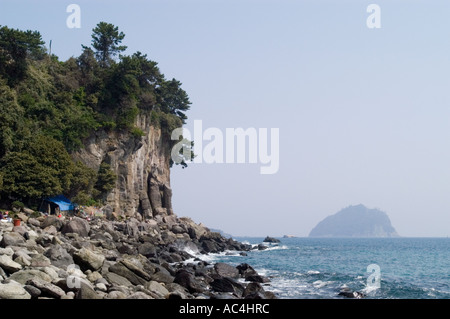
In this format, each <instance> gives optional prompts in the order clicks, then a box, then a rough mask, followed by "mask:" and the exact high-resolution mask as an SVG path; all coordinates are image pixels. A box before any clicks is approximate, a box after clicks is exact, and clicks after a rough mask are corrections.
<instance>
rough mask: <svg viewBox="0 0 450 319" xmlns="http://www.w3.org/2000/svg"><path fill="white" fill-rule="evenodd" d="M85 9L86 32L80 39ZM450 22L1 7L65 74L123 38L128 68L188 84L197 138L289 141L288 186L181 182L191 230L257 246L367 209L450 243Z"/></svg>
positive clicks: (404, 231) (177, 203)
mask: <svg viewBox="0 0 450 319" xmlns="http://www.w3.org/2000/svg"><path fill="white" fill-rule="evenodd" d="M72 3H75V4H78V5H79V6H80V8H81V28H80V29H69V28H68V27H67V26H66V19H67V17H68V16H69V13H66V8H67V6H68V5H69V4H72ZM371 3H375V4H378V5H379V7H380V8H381V28H379V29H369V28H368V27H367V25H366V20H367V18H368V17H369V15H370V13H367V12H366V9H367V7H368V5H369V4H371ZM449 14H450V2H449V1H448V0H445V1H434V0H433V1H431V0H423V1H413V0H409V1H406V0H404V1H400V0H390V1H378V0H370V1H363V0H353V1H349V0H347V1H337V0H333V1H320V0H314V1H313V0H310V1H293V0H291V1H287V0H270V1H269V0H223V1H216V0H179V1H174V0H160V1H126V2H125V1H110V0H108V1H106V0H104V1H99V0H97V1H94V0H89V1H77V0H71V1H61V0H58V1H57V0H55V1H43V0H39V1H35V0H33V1H17V0H15V1H5V0H0V25H7V26H9V27H14V28H20V29H33V30H39V31H40V32H41V34H42V35H43V38H44V40H45V41H46V42H47V43H48V42H49V40H52V43H53V45H52V49H53V53H54V54H56V55H58V56H59V57H60V58H61V59H63V60H65V59H67V58H69V57H70V56H78V55H79V54H80V53H81V44H85V45H88V44H90V40H91V38H90V35H91V30H92V28H94V27H95V25H96V24H97V23H98V22H100V21H106V22H110V23H113V24H115V25H117V26H119V28H120V30H121V31H123V32H124V33H125V34H126V37H125V40H124V44H125V45H127V46H128V51H127V53H128V54H132V53H133V52H136V51H141V52H143V53H146V54H148V56H149V58H151V59H152V60H154V61H157V62H158V63H159V67H160V69H161V71H162V72H163V73H164V74H165V75H166V77H167V78H172V77H175V78H176V79H178V80H180V81H181V82H182V83H183V88H184V89H185V90H186V91H187V92H188V94H189V96H190V99H191V102H192V107H191V110H190V111H189V112H188V114H187V115H188V117H189V120H188V123H187V124H188V125H187V127H188V128H190V129H191V130H192V123H193V120H202V124H203V129H207V128H218V129H220V130H222V131H223V132H224V133H225V130H226V128H238V127H242V128H244V129H246V128H251V127H254V128H256V129H258V128H279V133H280V145H279V147H280V154H279V159H280V165H279V171H278V172H277V173H276V174H273V175H261V174H260V166H261V164H260V163H257V164H250V163H246V164H191V165H190V166H189V167H188V168H187V169H184V170H183V169H181V168H180V167H175V169H173V171H172V187H173V193H174V195H173V205H174V208H175V212H176V214H177V215H178V216H190V217H192V218H193V219H194V220H195V221H196V222H203V223H204V224H206V225H207V226H210V227H213V228H220V229H222V230H224V231H226V232H229V233H231V234H233V235H250V236H265V235H271V236H281V235H283V234H294V235H298V236H307V235H308V234H309V231H310V230H311V229H312V228H313V227H314V226H315V225H316V224H317V223H318V222H319V221H321V220H322V219H323V218H325V217H326V216H328V215H330V214H333V213H335V212H337V211H339V210H340V209H342V208H344V207H346V206H348V205H352V204H360V203H362V204H364V205H366V206H368V207H370V208H375V207H376V208H380V209H381V210H383V211H385V212H386V213H387V214H388V215H389V217H390V219H391V221H392V224H393V226H394V227H395V228H396V230H397V231H398V233H399V234H400V235H402V236H447V235H450V143H449V141H450V125H449V124H450V123H449V120H450V19H449ZM205 143H207V142H205Z"/></svg>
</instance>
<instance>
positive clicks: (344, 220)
mask: <svg viewBox="0 0 450 319" xmlns="http://www.w3.org/2000/svg"><path fill="white" fill-rule="evenodd" d="M309 237H399V235H398V234H397V232H396V230H395V228H394V227H393V226H392V225H391V221H390V219H389V217H388V215H387V214H386V213H385V212H383V211H381V210H379V209H369V208H367V207H365V206H364V205H361V204H360V205H355V206H349V207H347V208H344V209H342V210H340V211H339V212H337V213H336V214H334V215H331V216H328V217H326V218H325V219H324V220H322V221H321V222H319V223H318V224H317V226H316V227H314V228H313V229H312V230H311V232H310V233H309Z"/></svg>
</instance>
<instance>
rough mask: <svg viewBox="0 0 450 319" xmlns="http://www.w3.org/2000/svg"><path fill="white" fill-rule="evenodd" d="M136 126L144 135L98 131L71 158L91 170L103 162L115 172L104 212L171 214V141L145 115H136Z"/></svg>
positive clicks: (135, 214) (130, 215)
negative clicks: (112, 186) (114, 179)
mask: <svg viewBox="0 0 450 319" xmlns="http://www.w3.org/2000/svg"><path fill="white" fill-rule="evenodd" d="M135 125H136V127H137V128H139V129H140V130H142V131H143V132H144V133H145V136H142V137H137V136H134V135H133V134H130V133H128V132H118V131H110V132H107V131H105V130H99V131H97V132H95V133H94V134H92V135H91V136H90V137H89V138H88V139H86V141H85V143H84V144H85V148H84V149H81V150H79V151H77V152H76V153H74V154H73V158H74V159H75V160H80V161H82V162H83V163H85V164H86V165H87V166H89V167H91V168H93V169H94V170H98V168H99V167H100V164H101V163H102V162H106V163H108V164H109V165H110V166H111V169H112V170H113V171H114V173H115V174H116V175H117V181H116V186H115V188H114V189H113V190H112V191H111V192H110V193H109V194H108V196H107V198H106V206H105V207H104V211H105V212H106V213H107V215H112V214H114V215H116V216H117V215H124V216H128V217H137V218H140V217H143V218H151V217H155V216H157V215H161V216H166V215H172V214H173V209H172V203H171V200H172V189H171V187H170V151H171V143H170V142H171V141H170V139H169V137H168V136H165V135H164V134H163V133H162V130H161V129H160V128H157V127H155V126H153V125H152V124H151V120H150V116H148V115H139V116H138V117H137V120H136V122H135Z"/></svg>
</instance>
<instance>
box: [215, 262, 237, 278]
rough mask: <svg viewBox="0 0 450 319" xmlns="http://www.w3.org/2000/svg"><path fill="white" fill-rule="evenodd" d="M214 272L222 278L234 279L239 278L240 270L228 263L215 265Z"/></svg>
mask: <svg viewBox="0 0 450 319" xmlns="http://www.w3.org/2000/svg"><path fill="white" fill-rule="evenodd" d="M214 270H215V271H216V272H217V274H219V275H220V276H221V277H232V278H237V277H239V270H238V269H237V268H236V267H234V266H231V265H229V264H226V263H216V264H215V265H214Z"/></svg>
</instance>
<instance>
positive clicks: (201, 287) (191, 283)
mask: <svg viewBox="0 0 450 319" xmlns="http://www.w3.org/2000/svg"><path fill="white" fill-rule="evenodd" d="M174 282H175V283H177V284H179V285H181V286H183V287H185V288H186V289H187V290H188V291H189V292H190V293H195V292H203V291H205V290H206V288H207V287H206V284H205V283H203V282H201V281H200V280H198V279H197V278H196V277H195V276H194V275H193V274H191V273H190V272H188V271H186V270H185V269H180V270H179V271H178V272H177V274H176V275H175V279H174Z"/></svg>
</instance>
